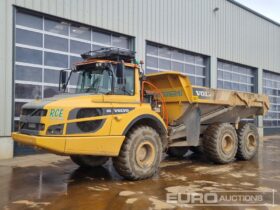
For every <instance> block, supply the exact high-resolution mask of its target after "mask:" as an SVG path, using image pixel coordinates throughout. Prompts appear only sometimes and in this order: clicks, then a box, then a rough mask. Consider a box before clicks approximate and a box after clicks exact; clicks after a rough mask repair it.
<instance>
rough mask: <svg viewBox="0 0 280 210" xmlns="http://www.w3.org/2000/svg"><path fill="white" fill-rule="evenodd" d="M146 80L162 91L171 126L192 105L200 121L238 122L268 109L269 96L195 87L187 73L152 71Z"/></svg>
mask: <svg viewBox="0 0 280 210" xmlns="http://www.w3.org/2000/svg"><path fill="white" fill-rule="evenodd" d="M146 79H147V81H149V82H151V83H153V84H154V85H155V86H156V87H157V88H158V89H159V90H160V91H161V92H162V93H163V95H164V99H165V102H166V108H167V112H168V119H169V124H171V125H172V124H175V125H176V124H181V123H182V122H183V120H184V119H185V116H186V115H187V114H188V113H189V112H192V111H193V109H192V108H193V107H197V108H199V112H200V122H201V124H210V123H216V122H228V123H236V122H238V121H239V120H240V119H243V118H250V117H254V116H257V115H264V114H265V113H266V112H267V111H268V109H269V99H268V97H267V96H266V95H259V94H255V93H245V92H238V91H234V90H221V89H212V88H207V87H199V86H192V85H191V83H190V80H189V78H188V77H187V76H184V75H182V74H180V73H176V72H164V73H156V74H150V75H146Z"/></svg>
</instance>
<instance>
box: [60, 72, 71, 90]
mask: <svg viewBox="0 0 280 210" xmlns="http://www.w3.org/2000/svg"><path fill="white" fill-rule="evenodd" d="M72 72H73V69H71V71H70V75H69V77H68V79H67V81H66V83H65V84H64V87H62V88H63V92H64V93H65V91H66V88H67V86H68V83H69V81H70V78H71V75H72Z"/></svg>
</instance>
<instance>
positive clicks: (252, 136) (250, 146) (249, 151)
mask: <svg viewBox="0 0 280 210" xmlns="http://www.w3.org/2000/svg"><path fill="white" fill-rule="evenodd" d="M237 136H238V150H237V154H236V157H237V158H238V159H239V160H250V159H252V158H253V157H254V156H255V155H256V153H257V152H258V148H259V133H258V130H257V127H256V126H255V125H254V124H251V123H241V124H240V125H239V129H238V130H237Z"/></svg>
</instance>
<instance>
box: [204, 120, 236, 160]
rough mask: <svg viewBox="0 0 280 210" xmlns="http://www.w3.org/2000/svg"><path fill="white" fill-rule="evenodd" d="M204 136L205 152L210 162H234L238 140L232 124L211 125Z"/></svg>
mask: <svg viewBox="0 0 280 210" xmlns="http://www.w3.org/2000/svg"><path fill="white" fill-rule="evenodd" d="M203 136H204V138H203V151H204V153H205V154H206V156H207V157H208V158H209V159H210V160H212V161H213V162H215V163H220V164H225V163H230V162H232V161H233V160H234V158H235V155H236V153H237V147H238V140H237V134H236V131H235V128H234V127H233V126H232V125H231V124H229V123H217V124H213V125H210V126H209V127H208V128H207V129H206V131H205V134H204V135H203Z"/></svg>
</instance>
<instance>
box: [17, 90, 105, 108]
mask: <svg viewBox="0 0 280 210" xmlns="http://www.w3.org/2000/svg"><path fill="white" fill-rule="evenodd" d="M94 102H97V103H98V102H99V103H100V102H103V95H89V94H60V95H56V96H53V97H51V98H46V99H43V100H34V101H32V102H29V103H26V104H24V105H23V107H22V108H24V109H31V108H32V109H40V108H43V107H45V106H46V105H51V106H64V107H67V106H73V105H74V104H75V105H77V104H88V103H90V104H92V103H94Z"/></svg>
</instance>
